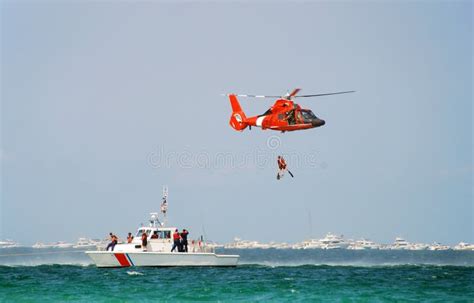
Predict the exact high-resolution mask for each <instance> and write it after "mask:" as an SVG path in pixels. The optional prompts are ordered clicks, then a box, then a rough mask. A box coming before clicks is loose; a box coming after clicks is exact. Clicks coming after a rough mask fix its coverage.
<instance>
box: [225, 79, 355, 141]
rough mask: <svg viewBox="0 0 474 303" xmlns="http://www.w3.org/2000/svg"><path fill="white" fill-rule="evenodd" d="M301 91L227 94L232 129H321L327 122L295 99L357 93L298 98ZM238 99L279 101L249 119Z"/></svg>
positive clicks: (283, 130) (300, 96)
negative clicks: (272, 99)
mask: <svg viewBox="0 0 474 303" xmlns="http://www.w3.org/2000/svg"><path fill="white" fill-rule="evenodd" d="M300 90H301V89H300V88H296V89H294V90H293V91H292V92H291V93H287V94H286V95H285V96H262V95H238V94H227V95H226V96H228V97H229V99H230V105H231V106H232V116H231V117H230V121H229V124H230V126H232V128H234V129H235V130H238V131H242V130H244V129H245V128H246V127H247V126H248V127H249V129H252V126H258V127H261V128H262V129H271V130H277V131H281V132H287V131H295V130H302V129H309V128H315V127H320V126H323V125H324V124H325V123H326V122H325V121H324V120H322V119H320V118H318V117H316V115H315V114H314V113H313V112H312V111H311V110H310V109H303V108H301V106H299V105H298V104H296V103H294V102H293V99H294V98H308V97H321V96H329V95H338V94H347V93H353V92H355V91H344V92H336V93H327V94H314V95H299V96H297V94H298V92H299V91H300ZM237 97H250V98H278V99H277V100H276V102H275V104H273V106H272V107H271V108H269V109H268V110H267V111H266V112H265V113H263V114H261V115H258V116H254V117H249V118H247V116H246V115H245V113H244V111H243V110H242V107H240V104H239V101H238V100H237Z"/></svg>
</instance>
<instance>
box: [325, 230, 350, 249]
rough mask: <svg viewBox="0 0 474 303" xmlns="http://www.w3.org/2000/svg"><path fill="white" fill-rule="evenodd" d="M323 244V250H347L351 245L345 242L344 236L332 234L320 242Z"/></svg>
mask: <svg viewBox="0 0 474 303" xmlns="http://www.w3.org/2000/svg"><path fill="white" fill-rule="evenodd" d="M319 242H320V243H321V248H322V249H338V248H346V247H347V246H348V245H349V244H348V243H347V242H346V241H344V238H343V236H342V235H340V236H338V235H334V234H332V233H328V234H326V236H325V237H324V238H322V239H320V240H319Z"/></svg>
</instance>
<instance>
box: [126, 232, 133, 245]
mask: <svg viewBox="0 0 474 303" xmlns="http://www.w3.org/2000/svg"><path fill="white" fill-rule="evenodd" d="M132 241H133V236H132V233H128V236H127V243H132Z"/></svg>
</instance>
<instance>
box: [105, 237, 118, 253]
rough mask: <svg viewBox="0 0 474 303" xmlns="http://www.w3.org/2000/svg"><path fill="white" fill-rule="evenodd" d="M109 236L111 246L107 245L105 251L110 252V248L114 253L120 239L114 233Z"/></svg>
mask: <svg viewBox="0 0 474 303" xmlns="http://www.w3.org/2000/svg"><path fill="white" fill-rule="evenodd" d="M109 236H110V243H109V245H107V248H106V249H105V250H106V251H108V250H109V248H110V249H111V251H114V247H115V245H117V242H118V238H117V236H116V235H114V234H113V233H109Z"/></svg>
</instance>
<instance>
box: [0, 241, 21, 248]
mask: <svg viewBox="0 0 474 303" xmlns="http://www.w3.org/2000/svg"><path fill="white" fill-rule="evenodd" d="M18 246H20V244H18V243H17V242H15V241H13V240H10V239H5V240H0V248H12V247H18Z"/></svg>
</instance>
